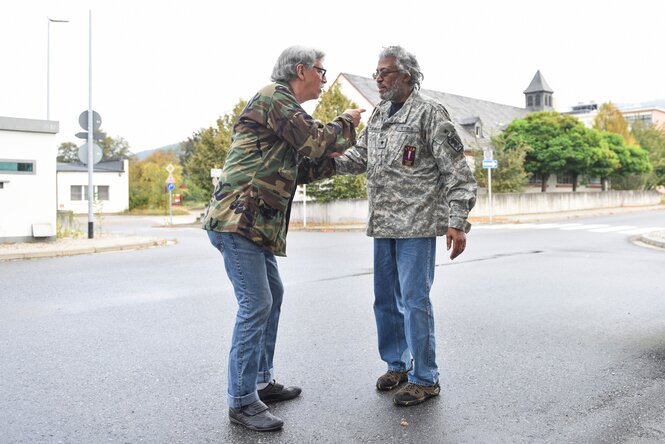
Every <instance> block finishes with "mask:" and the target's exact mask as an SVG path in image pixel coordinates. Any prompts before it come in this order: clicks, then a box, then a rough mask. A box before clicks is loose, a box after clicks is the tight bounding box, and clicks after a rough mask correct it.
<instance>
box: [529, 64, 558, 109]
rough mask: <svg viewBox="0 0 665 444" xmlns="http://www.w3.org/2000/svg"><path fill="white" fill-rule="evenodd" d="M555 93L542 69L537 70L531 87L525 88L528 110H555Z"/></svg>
mask: <svg viewBox="0 0 665 444" xmlns="http://www.w3.org/2000/svg"><path fill="white" fill-rule="evenodd" d="M553 93H554V91H553V90H552V88H550V86H549V85H548V84H547V81H546V80H545V77H543V75H542V74H541V73H540V70H538V71H536V75H535V76H533V80H531V83H530V84H529V87H528V88H527V89H525V90H524V96H525V100H526V109H527V111H529V112H531V111H554V104H553V102H552V94H553Z"/></svg>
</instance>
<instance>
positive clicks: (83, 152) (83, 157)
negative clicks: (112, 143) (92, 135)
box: [78, 142, 103, 165]
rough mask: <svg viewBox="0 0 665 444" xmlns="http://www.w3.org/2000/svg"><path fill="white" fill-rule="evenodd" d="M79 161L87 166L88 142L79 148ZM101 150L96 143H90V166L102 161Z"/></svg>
mask: <svg viewBox="0 0 665 444" xmlns="http://www.w3.org/2000/svg"><path fill="white" fill-rule="evenodd" d="M78 154H79V160H80V161H81V163H83V164H85V165H87V164H88V142H86V143H84V144H83V145H81V146H80V147H79V152H78ZM102 155H103V153H102V149H101V148H100V147H99V145H97V144H96V143H94V142H93V143H92V164H93V165H96V164H98V163H99V161H100V160H102Z"/></svg>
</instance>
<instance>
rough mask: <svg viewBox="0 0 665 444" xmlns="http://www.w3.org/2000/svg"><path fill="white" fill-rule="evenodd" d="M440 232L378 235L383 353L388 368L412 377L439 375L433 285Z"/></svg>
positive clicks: (377, 300) (377, 310) (432, 380)
mask: <svg viewBox="0 0 665 444" xmlns="http://www.w3.org/2000/svg"><path fill="white" fill-rule="evenodd" d="M435 260H436V238H435V237H424V238H414V239H374V316H375V317H376V328H377V334H378V339H379V355H380V356H381V359H382V360H383V361H385V362H386V364H387V365H388V370H393V371H398V372H403V371H406V370H407V369H408V368H409V366H410V364H411V357H413V369H412V370H411V371H410V372H409V375H408V378H409V382H412V383H414V384H420V385H425V386H432V385H434V384H436V383H437V382H438V381H439V371H438V368H437V366H436V344H435V341H434V333H435V331H434V314H433V313H432V303H431V302H430V298H429V291H430V288H431V287H432V282H433V281H434V267H435Z"/></svg>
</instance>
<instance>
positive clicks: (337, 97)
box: [307, 83, 367, 202]
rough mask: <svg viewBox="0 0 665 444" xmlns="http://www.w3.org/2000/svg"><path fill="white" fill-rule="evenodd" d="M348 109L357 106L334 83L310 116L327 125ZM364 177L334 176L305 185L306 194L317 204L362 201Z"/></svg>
mask: <svg viewBox="0 0 665 444" xmlns="http://www.w3.org/2000/svg"><path fill="white" fill-rule="evenodd" d="M349 108H358V105H357V104H356V103H354V102H353V101H351V100H350V99H349V98H348V97H346V96H345V95H344V93H342V87H341V85H340V84H339V83H335V84H334V85H332V86H331V87H330V88H328V90H327V91H325V92H324V93H323V94H321V99H320V100H319V103H318V105H317V106H316V108H315V109H314V112H313V113H312V116H313V117H314V118H315V119H317V120H320V121H321V122H324V123H328V122H330V121H331V120H333V119H334V118H335V117H337V116H339V115H340V114H342V113H343V112H344V111H345V110H347V109H349ZM362 128H363V124H362V123H361V124H360V125H359V126H358V128H356V133H357V134H359V133H360V131H361V130H362ZM365 177H366V175H365V174H360V175H357V176H335V177H333V178H332V179H327V180H323V181H319V182H315V183H312V184H309V185H307V194H308V195H309V196H311V197H313V198H314V199H316V200H317V201H319V202H329V201H331V200H336V199H364V198H366V197H367V188H366V185H365Z"/></svg>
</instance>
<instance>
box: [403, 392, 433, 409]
mask: <svg viewBox="0 0 665 444" xmlns="http://www.w3.org/2000/svg"><path fill="white" fill-rule="evenodd" d="M435 396H439V393H434V394H432V395H425V397H424V398H420V399H414V400H413V401H398V400H396V399H395V398H393V404H395V405H399V406H402V407H410V406H412V405H418V404H422V403H423V402H425V401H427V400H428V399H430V398H434V397H435Z"/></svg>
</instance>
